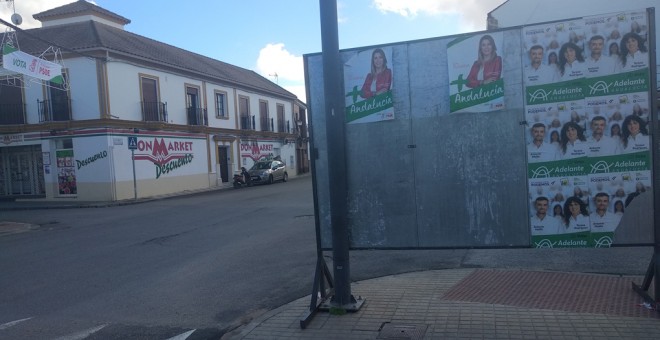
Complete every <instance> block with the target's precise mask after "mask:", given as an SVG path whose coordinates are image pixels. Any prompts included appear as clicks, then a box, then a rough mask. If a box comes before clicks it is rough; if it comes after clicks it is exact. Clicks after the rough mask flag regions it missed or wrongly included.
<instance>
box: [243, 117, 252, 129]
mask: <svg viewBox="0 0 660 340" xmlns="http://www.w3.org/2000/svg"><path fill="white" fill-rule="evenodd" d="M241 130H254V117H250V116H241Z"/></svg>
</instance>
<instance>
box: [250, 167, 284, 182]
mask: <svg viewBox="0 0 660 340" xmlns="http://www.w3.org/2000/svg"><path fill="white" fill-rule="evenodd" d="M248 172H249V173H250V177H251V178H252V184H263V183H268V184H272V183H273V182H275V181H279V180H281V181H282V182H286V181H287V180H288V179H289V174H288V173H287V172H286V165H285V164H284V163H282V162H280V161H259V162H256V163H254V165H253V166H252V167H251V168H250V170H249V171H248Z"/></svg>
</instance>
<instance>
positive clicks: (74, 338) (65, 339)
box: [55, 324, 108, 340]
mask: <svg viewBox="0 0 660 340" xmlns="http://www.w3.org/2000/svg"><path fill="white" fill-rule="evenodd" d="M107 325H108V324H105V325H101V326H98V327H94V328H90V329H87V330H84V331H81V332H78V333H75V334H71V335H65V336H62V337H59V338H57V339H55V340H81V339H84V338H86V337H88V336H90V335H92V334H94V333H96V332H98V331H100V330H101V329H103V328H105V326H107Z"/></svg>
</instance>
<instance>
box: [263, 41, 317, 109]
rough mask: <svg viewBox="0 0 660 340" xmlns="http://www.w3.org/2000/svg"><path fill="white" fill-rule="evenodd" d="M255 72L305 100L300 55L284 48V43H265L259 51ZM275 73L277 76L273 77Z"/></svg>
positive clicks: (303, 74) (303, 76)
mask: <svg viewBox="0 0 660 340" xmlns="http://www.w3.org/2000/svg"><path fill="white" fill-rule="evenodd" d="M257 72H258V73H259V74H261V75H262V76H264V77H266V78H268V79H270V80H272V81H274V82H275V81H277V83H278V84H279V85H280V86H282V87H284V88H285V89H287V90H288V91H290V92H292V93H293V94H295V95H296V96H298V99H300V100H302V101H305V86H304V85H303V84H304V82H305V72H304V66H303V58H302V56H296V55H294V54H291V53H290V52H289V51H287V50H286V48H285V47H284V44H282V43H278V44H267V45H266V46H264V47H263V48H262V49H261V50H260V51H259V58H257ZM275 74H277V77H275Z"/></svg>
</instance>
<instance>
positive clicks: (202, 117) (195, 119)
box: [186, 86, 206, 125]
mask: <svg viewBox="0 0 660 340" xmlns="http://www.w3.org/2000/svg"><path fill="white" fill-rule="evenodd" d="M186 113H187V116H188V125H206V113H205V112H204V110H203V109H202V108H201V107H200V104H199V88H197V87H193V86H186Z"/></svg>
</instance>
